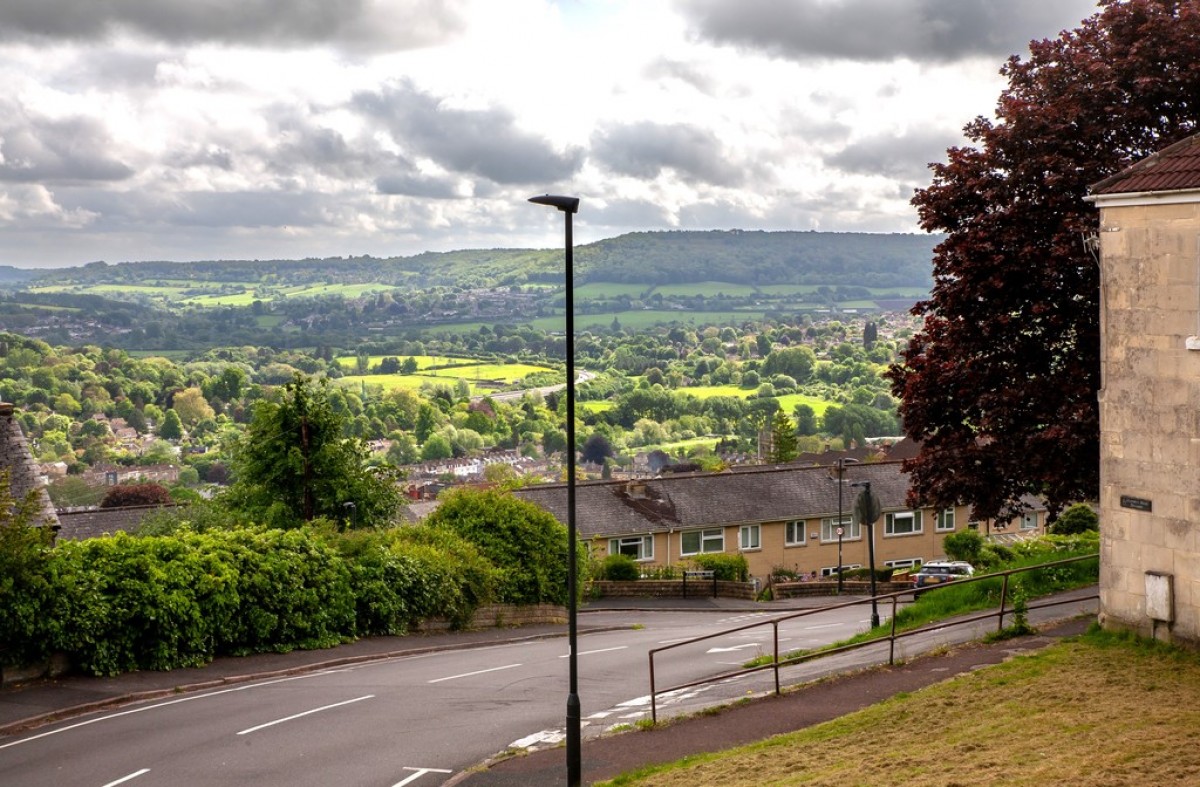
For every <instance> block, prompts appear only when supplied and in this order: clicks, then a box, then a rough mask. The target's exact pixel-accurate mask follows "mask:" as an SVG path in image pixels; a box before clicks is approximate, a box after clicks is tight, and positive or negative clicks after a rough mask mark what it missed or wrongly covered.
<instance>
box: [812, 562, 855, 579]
mask: <svg viewBox="0 0 1200 787" xmlns="http://www.w3.org/2000/svg"><path fill="white" fill-rule="evenodd" d="M856 568H862V563H847V564H846V565H844V566H842V571H843V572H845V571H853V570H854V569H856ZM837 575H838V567H837V566H825V567H824V568H822V569H821V576H823V577H836V576H837Z"/></svg>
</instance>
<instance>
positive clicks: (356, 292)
mask: <svg viewBox="0 0 1200 787" xmlns="http://www.w3.org/2000/svg"><path fill="white" fill-rule="evenodd" d="M394 289H397V288H396V286H395V285H392V284H382V283H380V282H367V283H366V284H316V285H312V286H308V287H299V288H295V289H288V290H283V291H281V292H280V293H279V294H280V296H282V297H285V298H316V297H318V296H323V295H341V296H342V297H345V298H361V297H362V296H363V295H366V294H367V293H371V292H383V291H385V290H394Z"/></svg>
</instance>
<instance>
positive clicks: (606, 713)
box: [587, 710, 612, 719]
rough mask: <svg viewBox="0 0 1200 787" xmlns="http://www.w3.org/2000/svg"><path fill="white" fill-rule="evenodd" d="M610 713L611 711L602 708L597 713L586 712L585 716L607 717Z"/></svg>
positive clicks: (591, 717)
mask: <svg viewBox="0 0 1200 787" xmlns="http://www.w3.org/2000/svg"><path fill="white" fill-rule="evenodd" d="M611 715H612V711H610V710H602V711H600V712H599V713H590V714H588V716H587V718H589V719H607V718H608V717H609V716H611Z"/></svg>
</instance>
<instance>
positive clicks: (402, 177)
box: [375, 172, 462, 199]
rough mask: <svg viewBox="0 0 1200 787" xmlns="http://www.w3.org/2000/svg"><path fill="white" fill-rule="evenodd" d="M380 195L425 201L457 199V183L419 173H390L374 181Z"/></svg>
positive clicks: (458, 195)
mask: <svg viewBox="0 0 1200 787" xmlns="http://www.w3.org/2000/svg"><path fill="white" fill-rule="evenodd" d="M375 188H376V189H377V190H378V191H379V193H380V194H394V195H399V196H405V197H423V198H426V199H457V198H458V197H460V196H462V195H460V194H459V193H458V188H457V183H456V182H455V181H454V180H451V179H449V178H437V177H432V176H430V175H423V174H421V173H419V172H392V173H388V174H386V175H382V176H380V177H379V178H377V179H376V180H375Z"/></svg>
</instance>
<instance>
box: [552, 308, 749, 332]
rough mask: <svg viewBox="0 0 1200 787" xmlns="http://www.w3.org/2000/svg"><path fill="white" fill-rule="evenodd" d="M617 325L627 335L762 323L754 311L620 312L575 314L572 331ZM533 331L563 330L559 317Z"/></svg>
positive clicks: (661, 310)
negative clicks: (662, 327)
mask: <svg viewBox="0 0 1200 787" xmlns="http://www.w3.org/2000/svg"><path fill="white" fill-rule="evenodd" d="M614 317H616V318H617V321H618V322H620V323H621V327H622V328H624V329H625V330H627V331H630V330H632V331H637V330H643V329H646V328H652V327H654V326H656V325H669V324H671V323H679V324H681V325H696V326H700V325H718V326H724V325H741V324H742V323H744V322H745V321H747V320H762V318H763V310H762V309H757V310H754V311H744V312H743V311H721V312H685V311H674V310H671V309H637V310H632V311H623V312H615V313H614V312H608V313H606V314H577V315H576V316H575V328H576V329H577V330H587V329H588V328H608V327H609V326H610V325H612V321H613V318H614ZM532 325H533V327H534V328H537V329H538V330H540V331H547V332H554V331H559V332H561V331H562V329H563V318H562V317H541V318H539V319H536V320H534V321H533V322H532Z"/></svg>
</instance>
